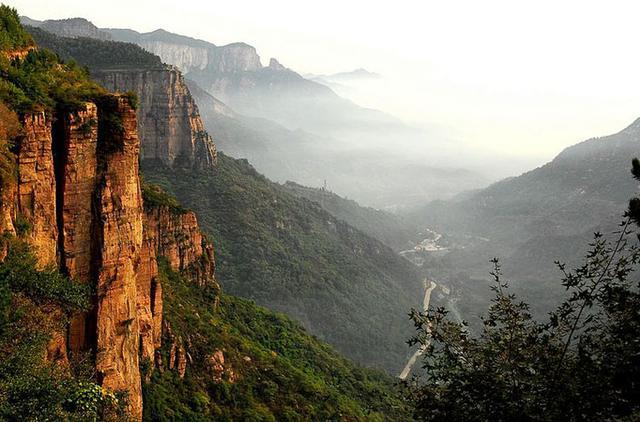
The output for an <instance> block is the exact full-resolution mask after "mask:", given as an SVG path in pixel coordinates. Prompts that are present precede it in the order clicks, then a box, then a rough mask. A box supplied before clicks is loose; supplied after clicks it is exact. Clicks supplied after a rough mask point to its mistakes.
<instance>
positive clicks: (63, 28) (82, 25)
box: [20, 16, 111, 40]
mask: <svg viewBox="0 0 640 422" xmlns="http://www.w3.org/2000/svg"><path fill="white" fill-rule="evenodd" d="M20 21H21V22H22V24H23V25H25V26H33V27H37V28H40V29H42V30H44V31H47V32H51V33H52V34H56V35H59V36H61V37H72V38H78V37H83V38H95V39H99V40H110V39H111V35H110V34H109V33H108V32H105V31H102V30H100V29H99V28H98V27H97V26H95V25H94V24H93V23H91V22H89V21H88V20H86V19H84V18H70V19H51V20H45V21H38V20H35V19H31V18H29V17H27V16H21V17H20Z"/></svg>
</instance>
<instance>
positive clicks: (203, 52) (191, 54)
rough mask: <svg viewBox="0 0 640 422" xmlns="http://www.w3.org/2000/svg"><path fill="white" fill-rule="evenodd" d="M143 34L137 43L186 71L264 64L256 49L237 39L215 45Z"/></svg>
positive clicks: (251, 68)
mask: <svg viewBox="0 0 640 422" xmlns="http://www.w3.org/2000/svg"><path fill="white" fill-rule="evenodd" d="M149 35H150V36H149V37H144V36H143V37H142V38H140V39H139V40H138V41H137V44H138V45H139V46H140V47H142V48H144V49H145V50H147V51H149V52H151V53H153V54H155V55H157V56H160V58H161V59H162V61H163V62H165V63H171V64H174V65H176V66H177V67H178V68H179V69H180V70H181V71H182V72H185V73H189V72H193V71H198V70H208V71H213V72H220V73H234V72H246V71H256V70H260V69H261V68H262V63H261V62H260V56H258V53H257V52H256V49H255V48H254V47H252V46H250V45H248V44H244V43H233V44H228V45H224V46H220V47H218V46H215V45H213V44H210V43H206V42H205V43H201V45H185V44H183V43H180V42H179V41H178V42H176V43H174V42H169V41H163V40H158V39H152V38H151V37H152V34H149Z"/></svg>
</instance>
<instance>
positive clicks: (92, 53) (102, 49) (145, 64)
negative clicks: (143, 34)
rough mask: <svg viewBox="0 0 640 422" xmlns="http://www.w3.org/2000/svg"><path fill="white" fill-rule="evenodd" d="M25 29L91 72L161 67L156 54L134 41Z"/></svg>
mask: <svg viewBox="0 0 640 422" xmlns="http://www.w3.org/2000/svg"><path fill="white" fill-rule="evenodd" d="M27 29H28V31H29V32H31V34H32V35H33V38H34V39H35V41H36V43H37V44H38V45H39V46H40V47H42V48H46V49H49V50H51V51H54V52H55V53H56V54H58V55H59V56H60V57H61V58H62V59H63V60H71V59H74V60H76V61H77V62H78V63H82V64H84V65H86V66H87V67H88V68H89V69H90V70H91V71H92V72H93V71H99V70H106V69H114V68H115V69H153V68H161V67H162V66H163V64H162V61H161V60H160V58H159V57H158V56H156V55H155V54H152V53H149V52H148V51H145V50H144V49H142V48H141V47H138V46H137V45H135V44H130V43H123V42H116V41H103V40H96V39H91V38H65V37H60V36H58V35H55V34H52V33H50V32H47V31H44V30H42V29H39V28H33V27H27Z"/></svg>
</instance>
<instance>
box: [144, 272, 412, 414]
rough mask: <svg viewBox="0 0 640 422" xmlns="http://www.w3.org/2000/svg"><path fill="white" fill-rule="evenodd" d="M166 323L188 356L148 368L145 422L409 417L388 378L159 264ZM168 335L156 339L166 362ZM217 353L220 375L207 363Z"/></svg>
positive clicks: (285, 321)
mask: <svg viewBox="0 0 640 422" xmlns="http://www.w3.org/2000/svg"><path fill="white" fill-rule="evenodd" d="M159 266H160V278H161V283H162V287H163V298H164V301H163V303H164V312H163V314H164V318H165V320H166V321H167V322H168V323H169V325H170V326H171V330H172V333H173V335H174V336H175V337H176V338H180V339H182V340H183V342H184V344H187V345H188V346H187V348H188V352H189V355H190V356H191V357H192V358H193V362H190V363H189V364H188V366H187V371H186V374H185V378H184V379H180V378H179V377H178V375H177V374H176V372H175V371H168V370H165V371H163V372H160V371H154V373H153V375H152V377H151V381H150V382H149V383H148V384H145V385H144V388H143V391H144V402H145V415H144V416H145V417H144V418H145V420H154V421H170V420H189V421H205V420H229V421H231V420H261V421H270V420H271V421H275V420H278V421H280V420H294V421H302V420H372V421H375V420H380V421H382V420H389V421H391V420H407V419H408V415H407V413H406V409H405V407H404V405H403V403H402V401H401V400H400V399H399V391H398V390H397V389H396V388H395V387H394V385H393V381H392V379H391V378H390V377H388V376H385V375H383V374H382V373H379V372H376V371H372V370H368V369H364V368H361V367H358V366H356V365H354V364H353V363H350V362H349V361H347V360H346V359H344V358H343V357H341V356H340V355H339V354H337V353H336V352H335V351H334V350H333V349H332V348H330V347H329V346H327V345H326V344H324V343H322V342H320V341H319V340H317V339H316V338H314V337H312V336H310V335H309V334H308V333H307V332H306V331H305V330H304V329H303V328H301V327H300V326H299V325H298V324H296V323H294V322H293V321H291V320H290V319H289V318H287V317H286V316H284V315H282V314H278V313H273V312H270V311H267V310H266V309H264V308H260V307H258V306H256V305H255V304H254V303H252V302H250V301H247V300H244V299H238V298H234V297H232V296H227V295H222V296H221V297H220V304H219V306H218V308H217V309H215V308H214V306H213V304H214V303H215V300H216V297H218V292H217V291H216V290H215V289H213V288H211V287H198V286H197V285H195V284H194V283H193V282H191V281H190V280H187V279H185V278H183V277H182V276H180V275H179V274H177V273H175V272H173V271H171V269H170V267H169V265H168V264H167V263H166V261H164V260H162V259H160V260H159ZM169 345H170V339H169V338H165V339H163V349H162V350H161V356H162V360H163V361H164V362H168V353H169V350H168V349H169ZM215 351H223V353H224V369H223V371H222V372H221V373H216V372H215V370H214V369H213V368H212V365H211V356H212V355H213V353H214V352H215Z"/></svg>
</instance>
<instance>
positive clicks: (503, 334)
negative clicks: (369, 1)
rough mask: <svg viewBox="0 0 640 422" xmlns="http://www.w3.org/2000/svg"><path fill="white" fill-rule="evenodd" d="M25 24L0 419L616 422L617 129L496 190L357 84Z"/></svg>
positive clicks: (0, 24) (621, 317) (112, 34)
mask: <svg viewBox="0 0 640 422" xmlns="http://www.w3.org/2000/svg"><path fill="white" fill-rule="evenodd" d="M94 6H95V5H94ZM207 7H208V6H207ZM205 9H206V7H205V6H203V9H202V10H205ZM69 10H70V11H72V12H73V13H74V16H75V15H79V14H82V10H77V9H76V8H71V9H69ZM207 10H208V9H207ZM158 13H159V12H158ZM265 14H267V11H265ZM43 15H44V13H38V14H37V15H34V16H32V17H27V16H20V15H19V12H18V11H17V10H15V9H13V8H12V7H11V6H6V5H0V350H1V351H2V355H3V357H1V358H0V420H25V421H30V420H69V421H75V420H93V421H103V420H104V421H109V422H119V421H133V422H142V421H163V422H164V421H167V422H168V421H217V420H222V421H234V420H243V421H244V420H246V421H280V420H283V421H306V420H318V421H320V420H322V421H324V420H331V421H333V420H335V421H349V422H351V421H411V420H428V421H449V420H451V421H458V420H460V421H467V420H468V421H478V422H486V421H488V420H503V421H515V420H532V421H533V420H535V421H545V422H546V421H556V420H564V419H563V418H565V417H566V416H567V415H576V416H575V417H574V416H571V417H570V418H569V419H568V420H570V421H571V422H582V421H587V420H612V421H613V420H615V421H617V420H635V418H637V417H638V416H639V415H640V401H639V400H638V397H640V390H639V389H638V385H637V379H638V377H639V376H640V361H639V360H638V356H637V347H635V345H637V343H638V338H637V337H638V333H639V332H640V313H638V309H640V292H639V291H638V285H637V272H636V271H637V269H638V266H639V265H640V246H639V244H638V241H639V239H640V237H639V235H638V234H637V230H638V228H637V227H636V226H640V199H639V198H638V197H637V195H638V192H639V190H640V189H639V188H640V185H639V183H640V162H639V161H637V160H634V161H632V158H634V157H638V156H640V119H637V120H635V121H632V122H631V123H630V124H629V125H628V126H626V127H624V128H622V129H621V130H619V131H618V132H615V133H613V134H611V135H608V136H602V137H595V138H589V139H587V140H585V141H582V142H578V143H575V144H574V145H572V146H569V147H567V148H565V149H563V150H562V151H561V152H560V153H558V154H557V155H556V156H555V157H554V158H553V159H551V160H549V161H548V162H547V163H545V164H543V165H540V166H539V167H537V168H533V169H531V170H529V171H526V172H524V173H522V174H519V175H514V176H511V177H507V178H504V179H501V180H497V181H496V180H494V179H493V178H492V176H491V175H492V174H493V175H495V174H500V171H501V170H500V169H495V168H491V166H492V165H493V163H494V162H497V161H496V160H493V161H492V160H491V159H486V161H483V160H484V159H485V158H483V157H487V156H489V155H490V154H491V152H490V151H489V150H490V149H491V148H488V151H487V152H486V156H485V155H479V156H478V157H479V158H478V160H479V162H478V163H472V162H471V161H473V160H471V161H470V160H469V151H466V150H464V145H465V143H464V141H461V140H457V139H456V140H452V139H448V138H445V137H440V135H438V133H439V132H438V131H437V130H436V129H435V126H434V127H433V128H431V129H429V130H427V129H425V128H424V127H426V126H418V125H413V124H409V123H407V122H405V121H404V120H402V119H399V118H397V117H395V116H392V115H390V114H387V113H385V112H382V111H379V110H374V109H370V108H367V107H363V106H361V105H359V104H357V103H356V102H354V101H352V100H349V99H348V97H347V96H346V95H347V93H348V91H349V89H350V88H349V84H350V83H358V82H362V81H363V80H364V81H369V82H371V81H377V83H385V82H384V81H385V76H384V72H382V71H381V72H380V73H377V72H374V71H369V70H365V69H364V68H357V69H356V70H354V71H351V72H330V71H326V72H324V71H323V72H313V73H312V72H308V71H307V72H305V73H302V72H301V71H300V72H299V71H297V70H294V69H292V68H289V67H287V65H286V63H285V64H282V63H280V61H279V60H278V59H276V58H270V59H269V61H268V64H265V63H266V61H265V60H264V57H261V56H260V54H261V51H262V50H264V51H269V52H271V51H274V50H272V49H269V48H265V47H264V46H265V45H269V43H268V42H266V41H268V39H267V38H260V39H256V40H251V39H247V40H246V41H247V42H245V41H240V42H237V41H234V42H230V43H226V42H225V43H223V44H214V43H213V42H211V40H210V39H208V38H202V39H201V38H196V37H194V36H191V34H204V33H207V32H206V31H204V32H202V31H201V32H197V31H193V33H192V32H190V31H186V32H184V35H183V34H181V33H179V32H173V31H169V30H168V29H175V28H178V29H179V28H183V29H184V28H185V26H181V25H175V26H171V25H170V26H166V27H165V28H167V30H165V29H154V30H149V29H150V27H149V26H140V28H145V29H144V30H139V28H138V27H131V29H130V28H128V27H126V25H128V24H129V22H135V19H129V20H127V19H115V20H114V18H113V17H111V18H108V17H107V16H106V15H105V18H104V19H100V20H97V19H96V21H95V22H96V23H98V22H99V25H100V26H98V25H96V24H94V23H93V22H92V21H90V20H88V19H85V17H73V18H65V19H46V18H40V17H41V16H43ZM87 16H89V15H87ZM91 16H93V15H91ZM36 17H37V18H38V19H35V18H36ZM150 24H152V25H156V23H155V21H151V20H150ZM103 25H104V26H105V27H101V26H103ZM107 26H108V27H107ZM120 26H123V27H120ZM229 26H232V25H231V24H230V25H229ZM223 28H226V27H220V30H221V31H222V29H223ZM176 30H177V29H176ZM207 30H209V29H207ZM227 30H228V28H227ZM292 33H293V32H292ZM209 34H211V33H209ZM211 39H213V38H211ZM220 39H225V40H227V41H228V37H227V38H224V37H221V38H220ZM249 41H255V42H256V44H255V45H256V47H254V44H250V43H248V42H249ZM258 41H259V42H258ZM297 42H299V43H300V46H302V47H304V48H303V49H307V48H311V47H310V46H307V45H306V44H304V37H301V38H300V40H298V41H297ZM443 42H444V43H445V44H446V42H445V41H443ZM390 45H391V44H390ZM393 45H394V47H395V46H398V44H397V43H395V44H393ZM443 45H444V44H443ZM257 46H259V47H260V48H259V49H258V48H257ZM300 46H298V47H297V48H302V47H300ZM381 48H382V47H381ZM425 48H426V47H425ZM381 51H382V50H381ZM360 53H362V54H363V57H364V54H365V52H364V51H360ZM411 54H412V55H413V54H418V50H415V51H414V50H411ZM390 57H391V56H390ZM333 59H334V60H338V59H337V58H333ZM355 59H356V58H354V60H355ZM396 59H397V57H396ZM342 60H344V58H342ZM326 61H327V62H330V61H331V60H330V58H329V57H326ZM283 62H285V61H284V60H283ZM480 62H482V63H483V66H484V65H486V66H489V65H490V64H491V63H490V61H486V62H485V61H482V60H481V61H480ZM334 65H335V63H334ZM392 65H393V63H389V68H391V67H392ZM436 67H437V66H436V63H435V62H434V68H433V72H434V73H433V74H431V73H429V74H428V75H426V76H425V79H424V80H425V81H430V83H433V81H434V80H437V81H439V83H440V82H442V83H443V84H444V85H446V83H447V78H448V77H449V76H451V75H443V74H442V75H441V74H438V73H437V72H436V70H435V69H436ZM352 68H355V67H352ZM367 68H369V66H367ZM385 68H387V67H386V66H383V69H385ZM487 68H488V67H487ZM346 69H349V67H346ZM300 70H302V69H300ZM304 70H308V69H304ZM376 70H377V69H376ZM508 70H509V69H507V70H505V72H507V71H508ZM430 71H431V69H429V72H430ZM481 71H482V69H480V67H478V72H480V73H481ZM465 72H469V71H465ZM470 73H473V72H470ZM465 74H466V73H465ZM485 76H487V75H485ZM451 77H453V76H451ZM492 77H495V79H502V78H504V75H502V74H500V75H492ZM490 79H491V78H490ZM467 82H469V81H467ZM425 83H427V82H425ZM457 83H459V86H456V89H454V91H456V92H457V91H458V90H460V91H463V90H465V89H470V90H471V91H473V89H472V88H471V85H468V86H467V85H465V83H466V82H463V81H461V80H460V81H457ZM469 83H471V82H469ZM444 85H443V86H444ZM363 86H364V85H363ZM371 86H373V85H371ZM414 88H415V89H416V90H421V89H422V88H423V87H422V86H416V87H414ZM476 88H477V87H476ZM505 89H506V88H505ZM420 92H421V91H420ZM487 92H488V91H487ZM424 94H425V95H424V108H425V115H427V114H428V113H433V112H434V110H435V109H436V108H438V107H439V106H443V107H445V106H446V107H451V104H444V103H443V104H438V103H436V102H434V98H440V99H442V97H441V96H438V92H437V89H434V88H433V86H431V91H430V92H428V91H425V92H424ZM429 94H433V97H431V96H430V95H429ZM440 94H441V93H440ZM343 95H345V96H343ZM475 95H478V98H484V97H483V96H484V95H486V92H484V91H483V89H479V90H477V91H475ZM496 95H497V96H498V95H499V93H498V91H496ZM516 97H517V96H516V95H515V94H514V101H515V98H516ZM451 98H452V99H451V101H454V100H455V99H456V98H457V97H456V96H455V95H452V97H451ZM465 106H466V105H465ZM489 107H490V106H489V105H487V109H486V110H484V109H482V110H477V111H476V112H477V116H476V115H474V116H469V118H470V119H476V120H477V119H479V118H481V117H482V116H483V113H484V112H487V113H488V114H487V116H489V115H490V113H489ZM481 108H483V107H481ZM474 113H475V112H474ZM529 118H531V117H530V116H529ZM509 119H512V120H513V121H511V120H510V121H509V122H507V123H509V125H515V124H517V122H518V119H515V118H514V116H505V120H509ZM498 123H500V122H488V123H487V125H495V127H496V133H502V132H500V131H499V130H497V127H498ZM505 124H506V123H505ZM522 127H523V128H524V127H525V126H522ZM432 129H433V130H432ZM523 130H524V129H523ZM530 130H531V129H530ZM533 132H535V131H533ZM541 133H542V132H541ZM530 136H531V133H527V134H523V139H524V138H527V137H530ZM514 138H515V139H513V140H510V142H511V143H512V144H517V143H518V142H519V139H518V137H517V136H515V137H514ZM504 141H505V139H500V140H498V139H496V140H495V145H500V142H504ZM543 141H544V140H542V139H541V140H540V143H541V145H542V143H543ZM495 145H494V143H490V145H489V144H488V146H490V147H494V146H495ZM523 148H524V146H523ZM506 149H508V148H506V147H505V150H506ZM516 155H517V154H514V155H513V157H514V160H518V159H522V157H521V156H520V157H518V158H516ZM505 156H507V155H505ZM474 160H475V158H474ZM630 169H631V173H630V172H629V170H630ZM503 170H504V169H502V171H503ZM410 345H411V346H410ZM578 411H579V412H578Z"/></svg>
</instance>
